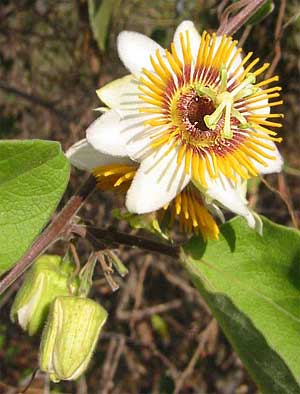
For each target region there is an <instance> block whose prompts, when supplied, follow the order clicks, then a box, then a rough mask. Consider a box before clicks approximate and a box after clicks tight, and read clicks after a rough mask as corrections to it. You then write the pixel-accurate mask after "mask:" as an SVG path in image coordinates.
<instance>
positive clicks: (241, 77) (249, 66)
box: [237, 57, 259, 82]
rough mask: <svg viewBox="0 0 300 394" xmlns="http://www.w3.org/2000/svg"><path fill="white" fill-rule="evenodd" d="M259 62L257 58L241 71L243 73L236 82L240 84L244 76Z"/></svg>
mask: <svg viewBox="0 0 300 394" xmlns="http://www.w3.org/2000/svg"><path fill="white" fill-rule="evenodd" d="M258 62H259V57H258V58H256V59H254V60H253V61H252V62H251V63H250V64H249V65H248V66H247V67H246V68H245V70H244V71H243V73H242V74H241V75H240V76H239V77H238V78H237V80H238V82H241V81H242V80H243V79H244V78H245V77H246V75H247V74H248V73H249V71H250V70H251V69H252V68H253V67H254V66H255V65H256V64H257V63H258Z"/></svg>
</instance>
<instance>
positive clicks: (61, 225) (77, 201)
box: [0, 175, 96, 295]
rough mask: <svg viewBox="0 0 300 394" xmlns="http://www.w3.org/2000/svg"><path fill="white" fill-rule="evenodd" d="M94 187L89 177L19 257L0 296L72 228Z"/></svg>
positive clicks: (6, 279)
mask: <svg viewBox="0 0 300 394" xmlns="http://www.w3.org/2000/svg"><path fill="white" fill-rule="evenodd" d="M95 187H96V182H95V179H94V177H93V176H92V175H91V176H89V178H88V179H87V180H86V181H85V182H84V183H83V184H82V185H81V187H80V188H79V189H78V191H77V192H76V193H75V194H74V195H73V196H72V197H71V198H70V200H69V201H68V202H67V204H66V205H65V206H64V208H63V209H62V210H61V211H60V212H59V213H58V214H57V215H56V216H55V217H54V218H53V220H52V222H51V223H50V224H49V226H48V227H46V229H45V230H44V231H43V232H42V234H41V235H40V236H39V237H38V238H37V239H36V241H35V242H34V243H33V244H32V246H31V247H30V248H29V250H28V251H27V252H26V253H25V255H24V256H23V257H21V259H20V260H19V261H18V262H17V263H16V265H15V266H14V267H13V268H12V269H11V271H10V272H9V273H8V274H7V275H6V276H5V277H4V278H3V279H2V280H1V281H0V295H1V294H2V293H3V292H4V291H5V290H6V289H7V288H8V287H9V286H10V285H12V284H13V283H14V282H15V281H16V280H17V279H18V278H19V277H20V276H21V275H22V274H23V272H25V271H26V270H27V269H28V268H29V267H30V266H31V264H32V263H33V262H34V260H35V259H36V258H37V257H39V256H40V255H41V254H42V253H43V252H45V250H46V249H48V248H49V246H50V245H51V244H52V243H53V242H55V241H56V240H57V239H58V238H60V237H61V236H62V235H63V234H66V233H68V231H69V229H70V227H71V226H72V222H73V218H74V216H75V215H76V213H77V212H78V210H79V209H80V208H81V207H82V205H83V204H84V202H85V200H86V199H87V198H88V197H89V196H90V195H91V193H92V192H93V191H94V190H95Z"/></svg>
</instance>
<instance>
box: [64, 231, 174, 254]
mask: <svg viewBox="0 0 300 394" xmlns="http://www.w3.org/2000/svg"><path fill="white" fill-rule="evenodd" d="M71 231H72V232H73V233H74V234H77V235H79V236H80V237H83V238H86V239H87V240H89V241H90V243H91V244H92V245H93V246H94V247H95V248H96V249H97V248H99V247H100V248H101V249H102V248H103V244H105V245H109V246H112V247H114V246H119V245H126V246H136V247H138V248H141V249H144V250H148V251H149V252H156V253H160V254H164V255H166V256H170V257H175V258H179V252H180V251H179V247H178V246H172V245H168V244H164V243H161V242H157V241H153V240H151V239H148V238H144V237H140V236H137V235H132V234H127V233H124V232H120V231H117V230H115V229H112V228H108V229H103V228H98V227H94V226H81V225H76V224H75V225H73V226H72V229H71Z"/></svg>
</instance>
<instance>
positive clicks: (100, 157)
mask: <svg viewBox="0 0 300 394" xmlns="http://www.w3.org/2000/svg"><path fill="white" fill-rule="evenodd" d="M66 156H67V157H68V158H69V160H70V162H71V163H72V165H73V166H74V167H76V168H79V169H80V170H85V171H92V170H93V169H94V168H96V167H99V166H105V165H110V164H129V165H130V164H131V163H133V162H132V161H131V160H130V159H129V158H128V157H114V156H111V155H105V154H103V153H100V152H98V151H96V150H95V149H94V148H93V147H92V146H91V145H90V144H89V143H88V142H87V140H86V139H84V140H81V141H78V142H77V143H76V144H74V145H72V146H71V147H70V149H69V150H68V151H67V152H66Z"/></svg>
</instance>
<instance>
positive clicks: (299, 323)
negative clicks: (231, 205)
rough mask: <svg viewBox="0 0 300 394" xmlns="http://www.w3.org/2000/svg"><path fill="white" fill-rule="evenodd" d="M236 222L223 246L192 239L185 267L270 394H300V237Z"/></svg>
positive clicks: (226, 227)
mask: <svg viewBox="0 0 300 394" xmlns="http://www.w3.org/2000/svg"><path fill="white" fill-rule="evenodd" d="M262 219H263V224H264V235H263V237H261V236H260V235H259V234H257V233H256V232H255V231H253V230H251V229H250V228H249V227H248V226H247V224H246V222H245V221H244V219H242V218H236V219H234V220H232V221H230V222H228V223H226V224H225V225H223V226H222V227H221V237H220V240H219V241H209V242H208V243H204V242H203V241H201V240H200V239H199V238H194V239H192V240H191V241H190V242H189V244H188V245H187V246H186V247H185V248H184V250H183V251H182V261H183V263H184V265H185V267H186V268H187V270H188V271H189V273H190V274H191V277H192V279H193V281H194V283H195V285H196V286H197V288H198V289H199V291H200V293H201V294H202V296H203V297H204V298H205V300H206V301H207V303H208V304H209V306H210V308H211V310H212V312H213V314H214V316H215V317H216V318H217V320H218V321H219V323H220V325H221V327H222V329H223V331H224V332H225V334H226V335H227V337H228V339H229V341H230V342H231V343H232V345H233V347H234V349H235V350H236V352H237V353H238V355H239V356H240V358H241V359H242V361H243V362H244V364H245V366H246V367H247V368H248V370H249V373H250V374H251V375H252V377H253V379H254V380H255V381H256V383H257V385H258V386H259V388H260V389H261V391H262V392H263V393H265V394H296V393H300V387H299V380H300V233H299V231H296V230H293V229H289V228H286V227H283V226H279V225H277V224H274V223H272V222H270V221H269V220H267V219H265V218H262Z"/></svg>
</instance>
